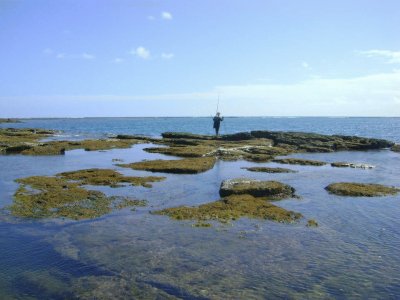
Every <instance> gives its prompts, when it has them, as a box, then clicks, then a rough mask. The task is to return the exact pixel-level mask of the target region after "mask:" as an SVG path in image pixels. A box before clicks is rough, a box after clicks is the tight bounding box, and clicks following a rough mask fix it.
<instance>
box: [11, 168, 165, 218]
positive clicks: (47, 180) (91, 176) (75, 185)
mask: <svg viewBox="0 0 400 300" xmlns="http://www.w3.org/2000/svg"><path fill="white" fill-rule="evenodd" d="M162 179H164V177H131V176H123V175H122V174H120V173H118V172H116V171H113V170H107V169H104V170H102V169H87V170H79V171H73V172H64V173H60V174H57V175H56V177H50V176H32V177H27V178H22V179H17V180H16V182H18V183H19V184H20V187H19V188H18V190H17V191H16V192H15V194H14V202H13V204H12V205H11V206H10V208H9V209H10V211H11V213H12V214H13V215H14V216H17V217H26V218H58V217H65V218H69V219H73V220H81V219H90V218H97V217H100V216H102V215H104V214H107V213H109V212H111V211H112V210H113V209H122V208H125V207H129V206H143V205H145V204H146V202H145V201H144V200H137V199H131V198H126V197H115V196H111V197H108V196H106V195H105V194H104V193H102V192H99V191H93V190H88V189H85V188H83V187H82V186H84V185H101V186H111V187H119V186H121V184H123V183H128V184H131V185H141V186H144V187H151V185H150V183H151V182H155V181H160V180H162Z"/></svg>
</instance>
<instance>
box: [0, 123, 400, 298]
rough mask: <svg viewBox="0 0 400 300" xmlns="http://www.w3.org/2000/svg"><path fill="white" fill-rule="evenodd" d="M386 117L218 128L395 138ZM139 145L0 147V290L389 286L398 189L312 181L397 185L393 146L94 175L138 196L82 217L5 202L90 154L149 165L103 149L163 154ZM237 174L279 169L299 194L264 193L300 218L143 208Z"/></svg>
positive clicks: (96, 292)
mask: <svg viewBox="0 0 400 300" xmlns="http://www.w3.org/2000/svg"><path fill="white" fill-rule="evenodd" d="M16 125H18V127H42V128H52V129H59V130H64V132H63V133H61V134H60V135H62V136H63V137H64V138H82V137H100V136H105V135H109V134H117V133H135V134H137V133H141V134H146V135H154V136H158V135H159V134H160V133H161V132H163V131H192V132H198V133H210V128H209V127H210V120H209V119H206V118H176V119H175V118H174V119H170V118H161V119H75V120H72V119H56V120H28V121H26V123H23V124H16ZM2 126H3V127H4V126H5V125H4V124H3V125H2ZM9 126H11V124H7V126H6V127H9ZM399 126H400V119H398V118H397V119H396V118H372V119H370V118H344V119H338V118H337V119H334V118H295V119H288V118H281V119H279V118H227V119H226V120H225V129H224V130H226V132H236V131H244V130H253V129H271V130H293V131H314V132H322V133H332V134H349V135H363V136H373V137H382V138H387V139H390V140H393V141H400V136H399V135H400V134H399V132H400V130H399V129H400V127H399ZM144 147H148V145H135V146H134V147H133V148H131V149H118V150H111V151H106V152H85V151H82V150H74V151H69V152H67V153H66V155H64V156H49V157H28V156H19V155H17V156H0V166H1V168H0V207H2V208H3V210H2V212H1V213H0V243H1V248H0V270H1V274H0V298H2V299H3V298H4V299H71V298H72V299H73V298H75V297H79V298H84V299H94V298H96V297H97V298H105V299H111V298H113V296H120V298H127V297H128V295H135V296H136V297H137V298H139V299H140V298H145V299H152V298H153V299H157V297H158V298H161V299H168V298H171V299H270V298H278V297H287V298H295V299H296V298H299V299H304V298H315V299H320V298H324V299H326V298H336V299H343V298H388V299H397V298H398V297H399V295H400V271H399V268H398V267H399V266H400V257H399V255H398V253H399V250H400V232H399V229H398V228H399V227H400V220H399V217H398V216H399V215H400V202H399V201H400V197H399V196H390V197H381V198H351V197H338V196H334V195H330V194H328V193H327V192H326V191H325V190H324V187H325V186H327V185H328V184H329V183H332V182H338V181H358V182H373V183H381V184H387V185H397V186H399V185H400V184H399V178H400V155H399V154H398V153H394V152H391V151H388V150H381V151H368V152H338V153H328V154H326V153H324V154H301V155H296V156H297V157H303V158H310V159H317V160H323V161H326V162H334V161H351V162H361V163H369V164H373V165H376V168H375V169H371V170H361V169H346V168H331V167H330V166H329V165H328V166H323V167H305V166H290V167H291V168H292V169H296V170H298V171H299V172H298V173H294V174H262V173H251V172H248V171H246V170H244V169H241V168H242V167H245V166H253V165H262V166H264V165H265V166H275V165H276V164H274V163H263V164H254V163H250V162H244V161H238V162H222V161H219V162H217V164H216V165H215V167H214V168H213V169H212V170H210V171H208V172H205V173H202V174H199V175H168V176H167V177H168V178H167V180H165V181H163V182H159V183H155V184H154V185H153V188H152V189H146V188H142V187H124V188H119V189H110V188H98V187H97V188H98V189H100V190H102V191H104V192H106V193H108V194H110V195H111V194H112V195H128V196H132V197H137V198H140V199H147V200H148V206H147V207H140V208H137V209H136V210H135V211H131V210H130V209H124V210H121V211H118V212H114V213H112V214H109V215H106V216H104V217H101V218H98V219H95V220H86V221H69V220H59V219H57V220H54V219H53V220H41V221H37V220H36V221H35V220H22V219H16V218H13V217H11V216H10V215H9V213H8V212H7V210H6V207H7V206H8V205H10V204H11V203H12V195H13V193H14V192H15V190H16V188H17V187H18V186H17V184H16V183H15V182H14V180H15V179H16V178H21V177H26V176H31V175H54V174H56V173H59V172H62V171H69V170H77V169H83V168H93V167H98V168H110V167H111V168H115V169H116V170H118V171H121V172H122V173H124V174H127V175H148V174H149V173H147V172H142V171H133V170H128V169H120V168H118V167H116V166H115V165H114V163H113V162H112V159H114V158H119V159H123V160H124V161H125V162H133V161H140V160H143V159H156V158H163V157H165V156H162V155H158V154H149V153H146V152H144V151H142V149H143V148H144ZM169 158H170V157H169ZM156 175H158V174H156ZM160 175H161V174H160ZM241 176H245V177H249V178H257V179H263V180H279V181H282V182H284V183H287V184H290V185H291V186H293V187H294V188H296V190H297V194H298V195H300V196H301V199H288V200H283V201H279V202H277V205H279V206H282V207H284V208H287V209H291V210H294V211H297V212H301V213H302V214H303V215H304V219H303V220H301V221H300V222H299V223H296V224H291V225H288V224H279V223H274V222H271V221H262V220H251V219H241V220H239V221H236V222H233V223H232V224H230V225H218V224H215V226H214V227H212V228H193V227H192V226H191V224H192V223H191V222H186V221H184V222H182V221H173V220H170V219H169V218H168V217H165V216H157V215H152V214H149V211H152V210H156V209H160V208H165V207H173V206H177V205H183V204H185V205H198V204H202V203H207V202H210V201H213V200H216V199H218V198H219V197H218V189H219V185H220V183H221V181H222V180H224V179H228V178H234V177H241ZM311 218H313V219H316V220H317V221H318V223H319V227H318V228H307V227H306V226H305V224H306V221H307V219H311Z"/></svg>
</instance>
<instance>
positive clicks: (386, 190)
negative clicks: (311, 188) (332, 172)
mask: <svg viewBox="0 0 400 300" xmlns="http://www.w3.org/2000/svg"><path fill="white" fill-rule="evenodd" d="M325 189H326V190H327V191H329V192H330V193H332V194H335V195H339V196H351V197H380V196H387V195H395V194H397V193H398V192H400V189H399V188H396V187H390V186H385V185H381V184H373V183H354V182H339V183H332V184H330V185H328V186H327V187H326V188H325Z"/></svg>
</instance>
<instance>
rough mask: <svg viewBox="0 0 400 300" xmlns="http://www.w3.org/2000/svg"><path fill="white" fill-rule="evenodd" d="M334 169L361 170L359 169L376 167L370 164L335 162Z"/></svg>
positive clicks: (332, 164)
mask: <svg viewBox="0 0 400 300" xmlns="http://www.w3.org/2000/svg"><path fill="white" fill-rule="evenodd" d="M331 166H332V167H335V168H359V169H373V168H375V166H373V165H369V164H359V163H348V162H333V163H331Z"/></svg>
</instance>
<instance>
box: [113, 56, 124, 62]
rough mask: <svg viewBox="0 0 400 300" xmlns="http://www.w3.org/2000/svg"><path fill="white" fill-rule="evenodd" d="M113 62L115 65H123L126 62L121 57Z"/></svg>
mask: <svg viewBox="0 0 400 300" xmlns="http://www.w3.org/2000/svg"><path fill="white" fill-rule="evenodd" d="M112 62H113V63H115V64H120V63H123V62H124V60H123V59H122V58H120V57H116V58H114V59H113V60H112Z"/></svg>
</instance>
